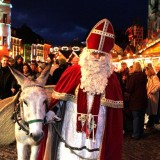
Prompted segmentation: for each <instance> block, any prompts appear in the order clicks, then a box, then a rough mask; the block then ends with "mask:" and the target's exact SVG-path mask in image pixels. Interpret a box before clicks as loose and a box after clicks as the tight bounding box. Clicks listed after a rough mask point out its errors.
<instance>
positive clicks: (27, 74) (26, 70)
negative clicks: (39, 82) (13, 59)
mask: <svg viewBox="0 0 160 160" xmlns="http://www.w3.org/2000/svg"><path fill="white" fill-rule="evenodd" d="M23 75H24V76H25V77H29V78H34V76H33V75H32V70H31V67H30V65H29V64H28V63H24V64H23Z"/></svg>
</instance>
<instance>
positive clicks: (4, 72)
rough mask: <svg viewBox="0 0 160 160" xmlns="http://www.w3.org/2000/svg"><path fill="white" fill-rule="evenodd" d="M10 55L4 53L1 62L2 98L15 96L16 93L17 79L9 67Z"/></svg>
mask: <svg viewBox="0 0 160 160" xmlns="http://www.w3.org/2000/svg"><path fill="white" fill-rule="evenodd" d="M8 61H9V57H8V56H6V55H4V56H2V58H1V63H0V99H1V100H2V99H5V98H8V97H11V96H13V95H14V94H15V93H16V88H17V81H16V79H15V78H14V76H13V75H12V73H11V71H10V69H9V68H8Z"/></svg>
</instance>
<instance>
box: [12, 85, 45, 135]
mask: <svg viewBox="0 0 160 160" xmlns="http://www.w3.org/2000/svg"><path fill="white" fill-rule="evenodd" d="M33 86H36V87H41V88H44V87H43V86H41V85H38V84H34V85H29V86H26V87H25V88H28V87H33ZM21 92H22V91H20V93H21ZM20 93H19V97H20ZM22 103H23V102H22V101H19V102H18V103H17V104H16V106H15V109H14V112H13V115H12V118H13V120H14V122H15V123H17V124H18V126H19V130H21V129H22V130H23V131H24V132H26V135H29V124H32V123H37V122H42V123H43V125H45V123H46V119H45V118H44V119H33V120H30V121H27V122H26V121H24V120H23V119H22V117H21V116H20V107H23V104H22ZM46 108H47V103H46Z"/></svg>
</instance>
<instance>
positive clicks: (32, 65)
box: [30, 60, 38, 78]
mask: <svg viewBox="0 0 160 160" xmlns="http://www.w3.org/2000/svg"><path fill="white" fill-rule="evenodd" d="M30 67H31V70H32V75H33V76H34V78H36V75H37V73H38V71H37V67H38V64H37V62H36V60H32V61H31V63H30Z"/></svg>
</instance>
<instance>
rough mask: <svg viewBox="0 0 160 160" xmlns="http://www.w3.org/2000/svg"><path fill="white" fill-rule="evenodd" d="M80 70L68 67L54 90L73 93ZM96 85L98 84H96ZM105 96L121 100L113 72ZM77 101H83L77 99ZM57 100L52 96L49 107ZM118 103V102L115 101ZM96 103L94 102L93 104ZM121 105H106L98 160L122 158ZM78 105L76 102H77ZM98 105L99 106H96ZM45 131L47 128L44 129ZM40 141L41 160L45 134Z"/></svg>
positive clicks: (39, 155)
mask: <svg viewBox="0 0 160 160" xmlns="http://www.w3.org/2000/svg"><path fill="white" fill-rule="evenodd" d="M80 78H81V70H80V66H79V65H74V66H71V67H69V68H68V69H67V70H66V71H65V72H64V73H63V74H62V76H61V78H60V80H59V82H58V83H57V85H56V87H55V88H54V91H56V92H58V93H67V94H74V93H75V90H76V88H77V86H78V85H79V84H80ZM97 85H98V84H97ZM105 96H106V97H105V98H106V99H109V100H111V101H113V102H122V91H121V87H120V84H119V81H118V79H117V76H116V75H115V74H114V73H113V74H112V75H111V76H110V77H109V79H108V85H107V86H106V90H105ZM79 98H80V97H78V101H77V102H78V103H80V102H81V103H82V102H83V101H81V100H79ZM58 101H59V100H57V99H55V98H52V100H51V103H50V107H49V109H51V108H52V106H54V105H55V104H57V102H58ZM117 104H118V103H117ZM95 105H96V104H95ZM122 105H123V103H119V106H118V105H117V107H115V106H114V104H113V107H112V105H110V106H107V118H106V123H105V130H104V134H103V138H102V145H101V150H100V160H121V159H122V143H123V116H122ZM77 107H78V104H77ZM98 107H99V106H98ZM45 131H46V133H47V129H46V130H45ZM45 135H46V136H45V137H44V139H43V140H42V142H41V145H40V151H39V154H38V160H43V156H44V152H45V145H46V139H47V134H45Z"/></svg>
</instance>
